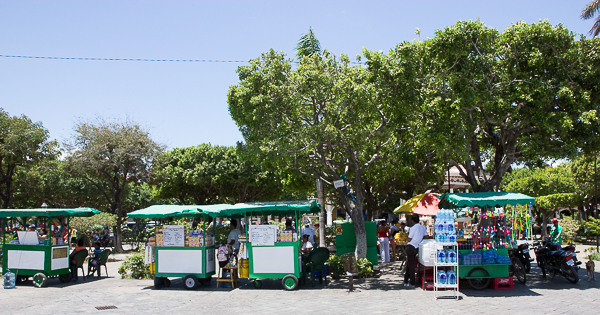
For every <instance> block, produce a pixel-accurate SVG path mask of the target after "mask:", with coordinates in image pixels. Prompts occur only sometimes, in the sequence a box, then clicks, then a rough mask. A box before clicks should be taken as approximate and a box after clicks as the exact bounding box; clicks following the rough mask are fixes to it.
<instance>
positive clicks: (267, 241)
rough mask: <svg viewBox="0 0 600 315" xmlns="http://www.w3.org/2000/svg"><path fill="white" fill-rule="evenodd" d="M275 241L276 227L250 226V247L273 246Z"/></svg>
mask: <svg viewBox="0 0 600 315" xmlns="http://www.w3.org/2000/svg"><path fill="white" fill-rule="evenodd" d="M276 239H277V226H275V225H251V226H250V242H251V243H252V246H273V245H274V244H275V240H276Z"/></svg>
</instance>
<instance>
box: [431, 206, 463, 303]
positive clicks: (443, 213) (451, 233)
mask: <svg viewBox="0 0 600 315" xmlns="http://www.w3.org/2000/svg"><path fill="white" fill-rule="evenodd" d="M435 236H436V241H435V255H436V257H435V259H434V264H433V290H434V297H435V298H436V299H438V298H447V297H451V298H454V299H458V279H459V268H458V244H457V242H456V225H455V223H454V212H453V211H452V210H444V209H440V210H438V212H437V215H436V224H435ZM440 289H443V290H448V289H450V290H452V293H453V295H452V296H447V295H444V296H440V295H439V293H440Z"/></svg>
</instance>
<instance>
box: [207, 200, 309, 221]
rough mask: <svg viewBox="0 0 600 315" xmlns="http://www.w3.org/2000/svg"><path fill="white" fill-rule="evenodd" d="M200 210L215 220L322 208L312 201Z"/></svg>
mask: <svg viewBox="0 0 600 315" xmlns="http://www.w3.org/2000/svg"><path fill="white" fill-rule="evenodd" d="M201 207H202V208H200V210H201V211H202V212H204V213H206V214H208V215H210V216H211V217H213V218H216V217H225V218H236V217H243V216H244V215H245V214H251V215H290V214H294V213H296V211H298V212H299V213H317V212H319V211H320V209H321V207H320V206H319V204H318V203H317V202H316V201H314V200H312V201H310V200H307V201H274V202H249V203H237V204H235V205H228V204H220V205H210V206H201Z"/></svg>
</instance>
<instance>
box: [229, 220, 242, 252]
mask: <svg viewBox="0 0 600 315" xmlns="http://www.w3.org/2000/svg"><path fill="white" fill-rule="evenodd" d="M229 228H230V229H231V232H229V236H228V237H227V245H229V246H231V248H232V249H233V253H234V254H236V255H237V253H238V251H239V249H240V230H238V228H237V220H236V219H231V221H229Z"/></svg>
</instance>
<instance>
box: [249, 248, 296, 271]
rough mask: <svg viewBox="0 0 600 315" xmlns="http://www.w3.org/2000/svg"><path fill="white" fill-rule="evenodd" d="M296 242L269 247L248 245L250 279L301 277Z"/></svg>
mask: <svg viewBox="0 0 600 315" xmlns="http://www.w3.org/2000/svg"><path fill="white" fill-rule="evenodd" d="M299 246H300V244H299V243H298V242H278V243H274V244H273V245H270V246H252V244H251V243H248V253H249V255H250V256H251V257H252V259H251V260H250V276H249V278H250V279H264V278H283V277H285V276H286V275H290V274H292V275H294V276H295V277H296V278H299V277H300V276H301V270H300V269H301V268H300V266H301V259H302V258H301V256H300V255H299Z"/></svg>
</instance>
